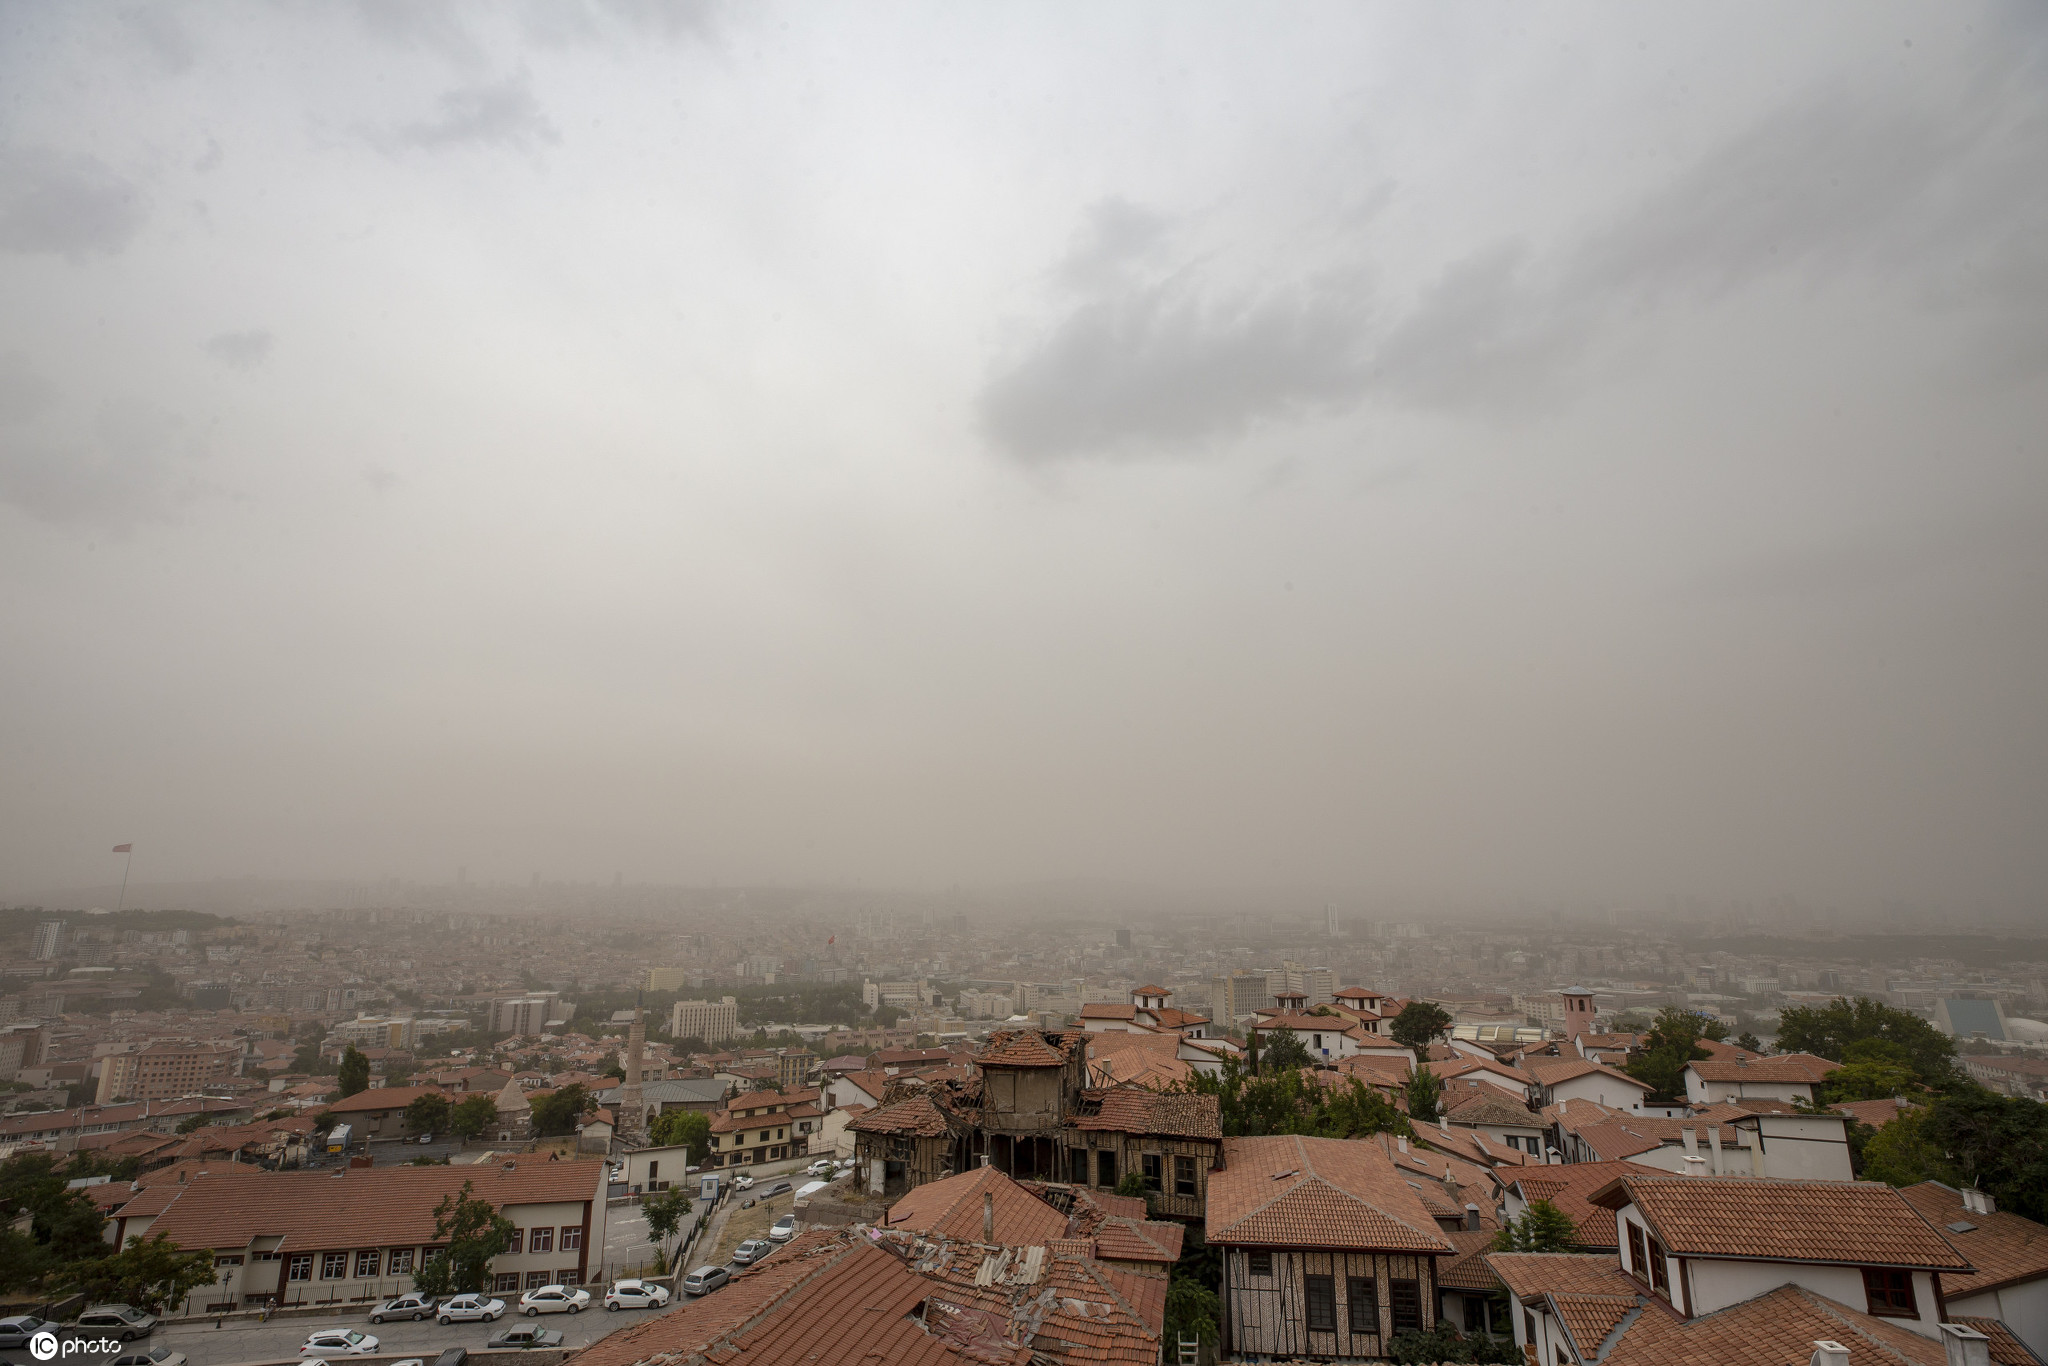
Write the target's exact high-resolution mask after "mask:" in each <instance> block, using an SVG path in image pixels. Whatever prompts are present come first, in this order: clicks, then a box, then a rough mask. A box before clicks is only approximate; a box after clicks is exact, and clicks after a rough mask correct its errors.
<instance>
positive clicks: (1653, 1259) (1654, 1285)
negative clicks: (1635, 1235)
mask: <svg viewBox="0 0 2048 1366" xmlns="http://www.w3.org/2000/svg"><path fill="white" fill-rule="evenodd" d="M1643 1242H1644V1244H1645V1245H1646V1246H1647V1248H1648V1250H1649V1254H1650V1289H1652V1290H1654V1291H1656V1292H1657V1293H1658V1294H1660V1295H1662V1296H1663V1297H1664V1298H1665V1299H1667V1300H1668V1299H1670V1298H1671V1269H1670V1268H1669V1267H1667V1266H1666V1265H1665V1264H1664V1245H1663V1244H1662V1243H1659V1242H1658V1241H1657V1240H1656V1239H1655V1238H1651V1237H1648V1236H1645V1237H1644V1239H1643Z"/></svg>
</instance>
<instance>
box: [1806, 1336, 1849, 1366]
mask: <svg viewBox="0 0 2048 1366" xmlns="http://www.w3.org/2000/svg"><path fill="white" fill-rule="evenodd" d="M1806 1366H1849V1349H1848V1348H1847V1347H1844V1346H1843V1345H1842V1344H1841V1343H1839V1342H1836V1341H1835V1340H1834V1339H1832V1338H1815V1339H1814V1340H1813V1355H1812V1356H1810V1357H1808V1358H1807V1360H1806Z"/></svg>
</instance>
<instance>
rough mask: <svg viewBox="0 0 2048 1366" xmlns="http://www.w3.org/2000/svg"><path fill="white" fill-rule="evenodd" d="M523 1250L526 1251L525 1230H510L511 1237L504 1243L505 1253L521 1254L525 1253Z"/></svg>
mask: <svg viewBox="0 0 2048 1366" xmlns="http://www.w3.org/2000/svg"><path fill="white" fill-rule="evenodd" d="M525 1249H526V1230H525V1229H523V1228H515V1229H513V1230H512V1236H511V1237H510V1238H509V1239H507V1240H506V1242H505V1251H507V1252H523V1251H525Z"/></svg>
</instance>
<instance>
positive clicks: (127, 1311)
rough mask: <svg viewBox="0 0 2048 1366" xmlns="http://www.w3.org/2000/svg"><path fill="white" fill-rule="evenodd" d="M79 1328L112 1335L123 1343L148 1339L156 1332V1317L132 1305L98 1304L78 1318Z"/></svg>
mask: <svg viewBox="0 0 2048 1366" xmlns="http://www.w3.org/2000/svg"><path fill="white" fill-rule="evenodd" d="M77 1326H78V1327H80V1328H91V1329H94V1330H96V1331H98V1332H101V1333H112V1334H113V1335H114V1336H115V1337H117V1338H119V1339H120V1340H121V1341H123V1342H127V1341H128V1340H129V1339H131V1338H146V1337H148V1336H149V1335H150V1334H151V1333H154V1332H155V1331H156V1315H154V1314H145V1313H143V1312H142V1311H141V1310H140V1309H137V1308H136V1307H135V1306H134V1305H131V1304H96V1305H94V1306H93V1307H92V1308H90V1309H88V1310H86V1311H85V1312H84V1313H83V1314H80V1315H79V1316H78V1324H77Z"/></svg>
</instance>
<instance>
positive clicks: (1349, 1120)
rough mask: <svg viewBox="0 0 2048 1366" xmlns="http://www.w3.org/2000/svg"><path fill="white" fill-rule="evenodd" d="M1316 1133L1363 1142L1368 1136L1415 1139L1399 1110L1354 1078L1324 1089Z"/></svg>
mask: <svg viewBox="0 0 2048 1366" xmlns="http://www.w3.org/2000/svg"><path fill="white" fill-rule="evenodd" d="M1323 1095H1324V1099H1323V1109H1322V1113H1321V1115H1320V1116H1319V1117H1318V1119H1317V1126H1316V1132H1317V1133H1318V1134H1321V1135H1323V1136H1324V1137H1327V1138H1364V1137H1365V1136H1367V1135H1368V1134H1402V1135H1404V1136H1406V1137H1409V1138H1413V1137H1414V1136H1415V1129H1414V1126H1413V1125H1411V1124H1410V1123H1409V1122H1408V1116H1406V1115H1404V1114H1402V1113H1401V1111H1400V1108H1399V1107H1398V1106H1396V1105H1395V1104H1394V1102H1392V1101H1391V1100H1388V1099H1387V1098H1386V1097H1385V1096H1383V1095H1381V1094H1380V1093H1379V1092H1377V1091H1375V1090H1373V1089H1372V1088H1371V1087H1370V1086H1367V1085H1366V1084H1365V1083H1364V1082H1362V1081H1360V1080H1359V1079H1358V1078H1357V1077H1346V1078H1344V1081H1343V1083H1342V1084H1341V1085H1337V1086H1332V1087H1329V1088H1327V1089H1326V1090H1325V1091H1324V1093H1323Z"/></svg>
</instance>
